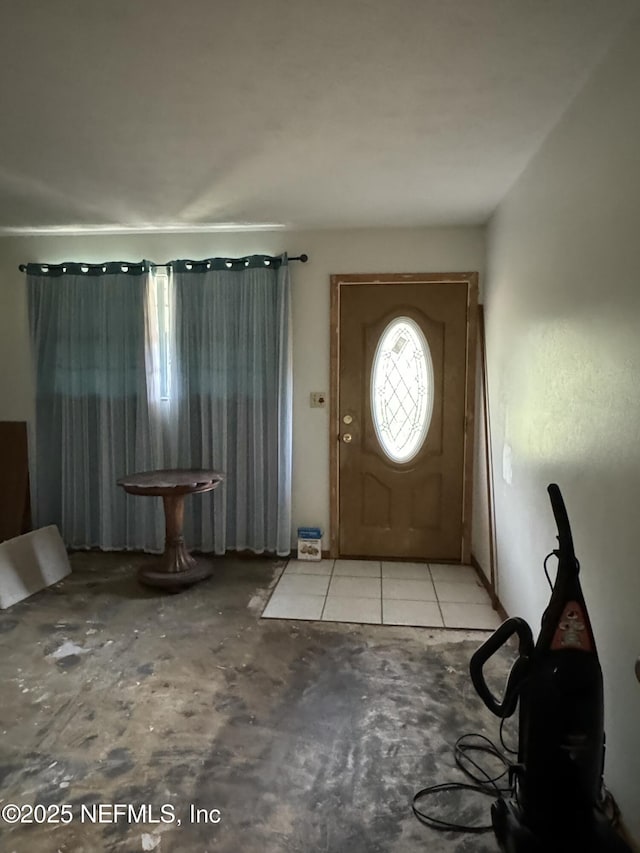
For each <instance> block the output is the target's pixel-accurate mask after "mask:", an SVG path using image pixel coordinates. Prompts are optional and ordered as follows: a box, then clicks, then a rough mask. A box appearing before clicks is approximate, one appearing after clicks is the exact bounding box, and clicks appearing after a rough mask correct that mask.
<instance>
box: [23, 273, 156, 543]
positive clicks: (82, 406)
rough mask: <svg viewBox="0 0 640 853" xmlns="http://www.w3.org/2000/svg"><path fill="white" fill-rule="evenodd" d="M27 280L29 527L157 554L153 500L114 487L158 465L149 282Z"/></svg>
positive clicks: (120, 277) (143, 277)
mask: <svg viewBox="0 0 640 853" xmlns="http://www.w3.org/2000/svg"><path fill="white" fill-rule="evenodd" d="M27 281H28V296H29V321H30V329H31V338H32V349H33V361H34V369H35V380H36V383H35V384H36V401H35V420H34V421H33V422H32V423H31V429H30V454H29V455H30V478H31V492H32V495H31V499H32V512H33V520H34V525H35V526H37V527H41V526H43V525H47V524H56V525H57V526H58V527H59V529H60V532H61V534H62V537H63V539H64V541H65V543H66V544H67V545H68V546H71V547H75V548H89V547H100V548H103V549H107V550H108V549H126V548H136V549H138V548H140V549H146V550H149V551H159V550H162V546H163V535H164V526H163V517H162V508H161V506H160V504H159V501H154V500H149V499H135V498H132V497H130V496H127V495H125V493H124V492H123V490H122V489H120V488H119V487H118V486H116V480H117V478H118V477H121V476H123V475H125V474H130V473H132V472H134V471H141V470H145V469H148V468H154V467H159V466H160V465H161V463H162V460H161V459H160V458H159V453H158V450H159V444H158V441H157V439H156V438H155V437H154V426H153V423H152V421H151V419H150V417H149V404H148V400H147V383H146V347H145V338H146V334H145V317H146V314H145V305H146V299H147V287H148V275H147V274H146V272H141V274H138V275H126V274H123V273H115V272H109V273H106V274H104V275H102V274H100V275H93V274H85V273H82V272H80V271H78V273H77V274H62V275H56V276H50V275H45V274H42V275H38V274H35V273H32V272H29V274H28V278H27Z"/></svg>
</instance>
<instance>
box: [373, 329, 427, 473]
mask: <svg viewBox="0 0 640 853" xmlns="http://www.w3.org/2000/svg"><path fill="white" fill-rule="evenodd" d="M432 413H433V362H432V361H431V352H430V350H429V344H428V343H427V339H426V338H425V336H424V335H423V333H422V329H421V328H420V327H419V326H418V324H417V323H415V322H414V321H413V320H412V319H410V318H409V317H397V318H396V319H395V320H392V321H391V323H389V325H388V326H387V327H386V329H385V330H384V331H383V333H382V335H381V336H380V340H379V341H378V346H377V347H376V352H375V355H374V357H373V365H372V369H371V415H372V417H373V425H374V427H375V430H376V435H377V436H378V441H379V442H380V444H381V445H382V449H383V450H384V452H385V453H386V454H387V456H388V457H389V458H390V459H392V460H393V461H394V462H409V460H411V459H413V457H414V456H415V455H416V453H417V452H418V451H419V450H420V448H421V447H422V445H423V443H424V440H425V438H426V437H427V431H428V429H429V424H430V423H431V415H432Z"/></svg>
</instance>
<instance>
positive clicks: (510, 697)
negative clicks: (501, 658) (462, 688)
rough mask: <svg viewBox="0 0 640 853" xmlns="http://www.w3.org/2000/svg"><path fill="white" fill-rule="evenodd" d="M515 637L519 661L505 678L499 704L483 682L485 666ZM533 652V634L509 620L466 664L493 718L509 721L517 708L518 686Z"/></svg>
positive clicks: (518, 620)
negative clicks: (515, 635)
mask: <svg viewBox="0 0 640 853" xmlns="http://www.w3.org/2000/svg"><path fill="white" fill-rule="evenodd" d="M514 634H517V635H518V639H519V644H518V657H517V658H516V660H515V662H514V664H513V666H512V667H511V672H510V673H509V676H508V678H507V684H506V687H505V691H504V696H503V697H502V701H498V700H497V699H496V697H495V696H494V695H493V693H492V692H491V691H490V690H489V687H488V686H487V682H486V681H485V679H484V671H483V668H484V665H485V663H486V662H487V661H488V660H489V658H490V657H492V656H493V655H494V654H495V653H496V652H497V651H498V649H500V648H502V646H504V644H505V643H506V642H507V640H509V639H510V638H511V637H512V636H513V635H514ZM532 652H533V634H532V633H531V628H530V627H529V625H528V624H527V623H526V622H525V621H524V619H521V618H520V617H519V616H514V617H513V618H512V619H507V620H506V622H503V623H502V625H500V627H499V628H498V629H497V630H495V631H494V632H493V634H492V635H491V636H490V637H489V639H488V640H487V641H486V642H485V643H483V644H482V645H481V646H480V648H479V649H478V650H477V651H476V652H475V653H474V654H473V655H472V656H471V661H470V662H469V670H470V672H471V681H472V682H473V686H474V687H475V688H476V690H477V692H478V695H479V696H480V698H481V699H482V701H483V702H484V704H485V705H486V706H487V708H488V709H489V710H490V711H491V712H492V713H494V714H495V715H496V717H502V718H505V717H510V716H511V715H512V714H513V712H514V711H515V709H516V706H517V704H518V694H519V692H520V684H521V683H522V680H523V678H524V677H525V676H526V674H527V671H528V669H529V661H530V658H531V653H532Z"/></svg>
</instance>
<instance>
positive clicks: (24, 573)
mask: <svg viewBox="0 0 640 853" xmlns="http://www.w3.org/2000/svg"><path fill="white" fill-rule="evenodd" d="M68 574H71V566H70V565H69V557H68V556H67V552H66V549H65V547H64V543H63V541H62V539H61V537H60V533H59V532H58V528H57V527H56V526H55V525H54V524H52V525H50V526H49V527H42V528H40V530H33V531H32V532H31V533H25V534H24V536H16V537H15V538H14V539H7V541H6V542H2V543H0V609H2V610H5V609H6V608H7V607H11V605H12V604H17V602H18V601H22V599H23V598H28V597H29V596H30V595H33V594H34V593H35V592H39V591H40V590H41V589H45V587H48V586H51V584H54V583H57V582H58V581H59V580H62V578H64V577H66V576H67V575H68Z"/></svg>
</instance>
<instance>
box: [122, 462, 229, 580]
mask: <svg viewBox="0 0 640 853" xmlns="http://www.w3.org/2000/svg"><path fill="white" fill-rule="evenodd" d="M222 480H224V475H223V474H221V473H220V472H219V471H208V470H200V469H190V468H171V469H167V470H164V471H140V472H139V473H137V474H130V475H128V476H126V477H120V479H119V480H118V481H117V484H118V485H119V486H122V488H123V489H124V490H125V492H128V493H129V494H130V495H145V496H151V497H161V498H162V502H163V504H164V518H165V529H166V536H165V543H164V554H163V555H162V557H160V559H159V561H158V563H157V564H156V565H155V566H149V567H148V568H142V569H140V570H139V571H138V580H139V581H140V582H141V583H143V584H146V585H147V586H156V587H162V588H164V589H168V590H172V591H174V592H178V591H179V590H180V589H183V588H184V587H187V586H191V584H194V583H197V582H198V581H201V580H204V579H205V578H208V577H209V576H210V575H211V573H212V571H213V566H212V564H211V560H205V559H196V558H195V557H193V556H192V555H191V554H190V553H189V552H188V551H187V549H186V547H185V544H184V537H183V534H182V531H183V526H184V499H185V496H186V495H193V494H196V493H197V492H210V491H211V490H212V489H215V488H216V486H217V485H218V484H219V483H220V482H221V481H222Z"/></svg>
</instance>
